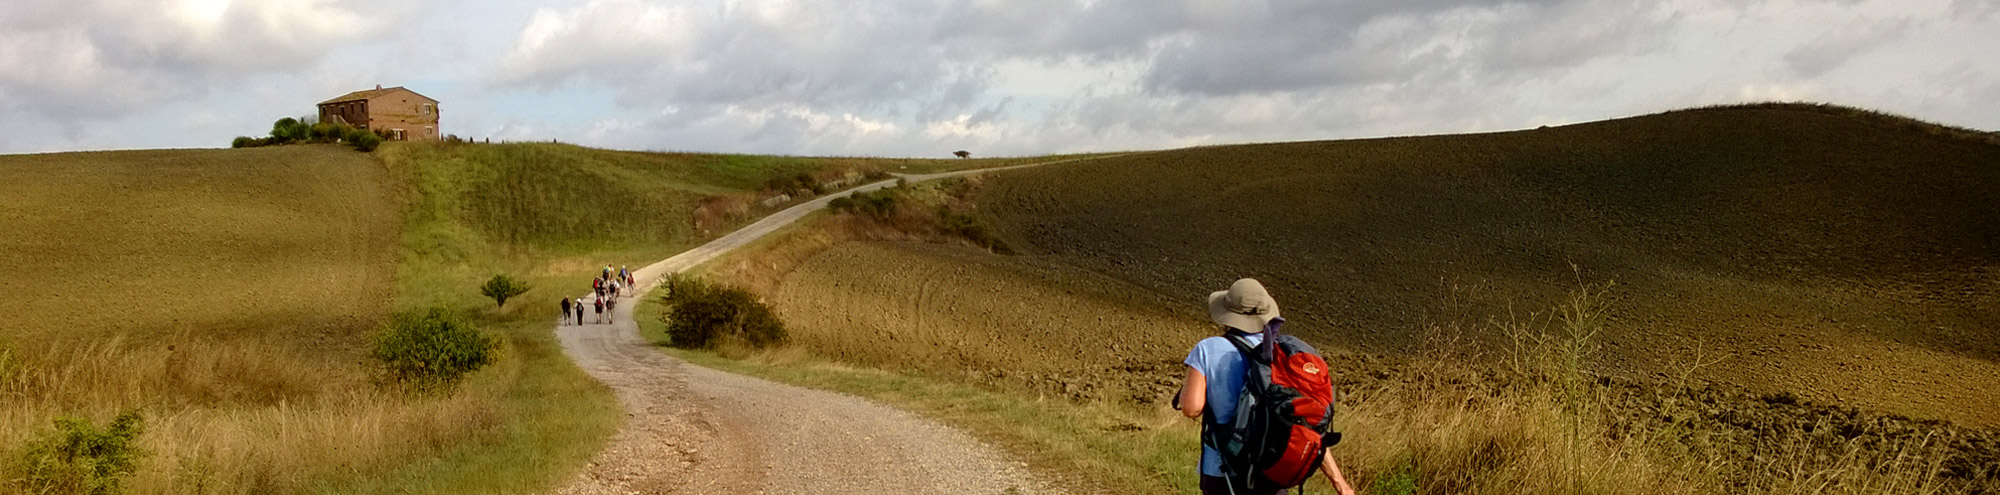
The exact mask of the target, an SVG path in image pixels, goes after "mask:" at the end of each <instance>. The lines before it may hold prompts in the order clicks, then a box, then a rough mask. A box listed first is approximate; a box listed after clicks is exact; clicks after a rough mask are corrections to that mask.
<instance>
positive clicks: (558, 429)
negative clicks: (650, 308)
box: [0, 143, 1006, 493]
mask: <svg viewBox="0 0 2000 495" xmlns="http://www.w3.org/2000/svg"><path fill="white" fill-rule="evenodd" d="M1005 162H1006V160H1005V159H988V160H903V159H894V160H889V159H869V158H796V157H758V156H740V155H701V154H684V153H634V152H621V151H608V150H595V149H588V148H581V147H576V146H567V145H555V144H499V145H474V144H443V143H438V144H422V143H392V144H390V145H388V146H385V147H383V148H382V149H381V150H378V151H377V152H376V153H374V154H372V155H371V154H362V153H356V152H354V151H351V150H349V149H347V148H345V147H340V146H334V145H298V146H279V147H265V148H248V149H232V150H148V151H119V152H86V153H56V154H40V155H11V156H0V232H6V235H4V236H0V266H6V267H8V268H7V269H6V270H0V294H5V297H0V311H4V312H5V314H7V315H9V316H8V317H7V318H4V319H0V461H4V463H5V464H4V465H0V492H8V491H13V490H19V489H21V488H23V487H22V486H19V485H16V484H15V481H16V480H17V479H18V478H17V476H19V475H20V471H19V468H20V466H18V465H17V463H16V462H15V459H17V458H18V457H19V453H20V452H21V451H22V449H24V448H26V445H27V443H28V442H29V441H30V439H32V438H35V437H38V436H41V435H45V434H47V432H49V431H50V430H51V428H50V425H51V421H52V420H54V419H56V418H59V417H69V416H78V417H84V418H88V419H91V420H94V421H96V422H98V423H99V424H103V423H104V422H105V421H108V420H109V419H110V418H111V417H112V416H114V415H116V414H118V413H119V412H122V411H126V410H137V411H139V412H140V413H141V414H142V415H143V416H144V417H145V418H146V425H147V426H146V427H147V430H146V432H145V433H144V434H142V436H141V437H139V444H138V446H139V447H140V448H141V449H142V450H143V451H144V452H145V454H144V457H142V460H141V462H140V464H139V470H138V471H137V472H136V473H135V474H134V475H133V476H132V477H131V479H129V480H128V482H127V488H129V489H130V491H132V492H135V493H166V492H174V493H180V492H184V491H189V490H190V489H192V490H194V491H198V492H206V493H273V492H298V491H322V492H336V493H356V492H396V493H413V492H421V493H469V492H477V493H505V492H530V491H538V490H540V489H541V488H543V487H546V486H548V485H549V484H551V483H555V482H558V481H560V479H561V477H562V476H566V475H568V474H569V472H570V470H571V469H572V468H574V467H576V466H578V465H580V464H581V463H582V462H584V460H586V459H587V457H588V456H589V455H592V454H593V453H594V452H595V450H596V446H597V445H598V443H599V442H600V441H601V440H602V438H603V437H604V436H605V435H607V434H608V433H609V432H610V431H611V429H612V428H614V427H615V426H616V424H617V421H618V419H617V418H618V417H617V415H616V404H615V402H614V401H613V399H612V397H611V396H610V394H609V393H608V391H607V390H604V389H602V388H601V386H599V385H597V384H596V383H595V382H593V381H591V380H589V379H588V377H586V376H584V375H583V374H582V373H581V372H580V371H579V370H577V369H576V368H575V367H574V366H573V365H571V364H570V363H569V362H568V360H567V359H566V358H564V357H563V356H562V354H561V349H560V347H559V346H558V345H557V344H556V342H555V341H554V339H553V337H552V335H550V333H549V324H550V322H551V320H552V317H553V316H554V314H555V308H554V304H553V301H552V300H553V299H555V298H557V297H559V296H562V295H570V294H572V293H574V292H578V291H575V290H572V289H582V288H586V287H588V283H587V281H588V280H589V277H590V276H591V275H592V274H593V273H594V272H595V267H598V266H602V265H603V264H604V263H616V264H629V265H633V266H635V267H636V266H637V265H640V264H642V263H646V262H650V261H654V260H658V259H660V258H663V257H665V256H666V255H667V254H670V253H672V252H675V251H678V250H680V249H682V248H684V247H686V246H691V245H694V244H695V243H698V242H701V241H702V240H704V239H706V238H709V237H713V236H715V235H719V234H721V233H724V232H727V231H728V230H729V229H730V228H733V226H735V225H737V224H741V223H743V222H746V221H749V220H752V219H754V218H755V217H757V216H760V215H762V214H763V213H764V212H767V211H770V210H772V209H775V208H778V207H783V206H785V204H774V205H764V204H762V203H761V201H760V200H762V199H764V198H765V197H767V196H769V195H771V194H776V193H777V192H779V191H772V190H769V189H770V188H771V187H773V186H776V185H778V184H780V183H788V184H791V185H790V186H780V187H784V188H787V189H790V188H796V187H797V186H799V185H800V184H799V177H800V176H801V175H804V176H806V177H807V178H808V179H807V180H808V181H809V182H820V183H834V182H838V181H842V180H846V181H849V182H851V181H853V180H854V179H855V177H856V176H858V175H865V174H866V173H867V172H870V171H874V170H881V169H887V168H890V167H897V168H898V169H900V168H901V167H917V168H952V167H969V166H983V165H993V164H1000V163H1005ZM794 201H796V200H794ZM497 273H509V274H513V275H515V276H518V277H521V278H523V279H525V280H527V281H529V282H530V283H532V284H534V285H535V286H536V288H535V289H534V290H532V291H531V292H529V293H527V294H526V295H524V296H522V297H520V298H518V299H516V300H514V301H510V302H509V303H508V306H507V307H506V308H503V309H500V310H494V309H491V306H492V302H491V301H490V300H487V299H484V298H482V297H481V296H479V294H478V289H477V286H478V284H479V283H480V282H482V281H484V280H485V279H486V278H487V277H491V276H492V275H494V274H497ZM545 301H546V302H547V303H544V302H545ZM439 306H442V307H448V308H453V309H458V310H461V311H466V312H468V313H471V314H473V315H474V320H475V321H476V322H478V323H479V324H480V325H481V326H483V327H484V328H486V329H487V330H488V331H490V332H494V333H496V334H497V335H500V336H502V337H504V338H503V341H504V342H505V345H506V348H505V350H504V351H503V352H502V356H503V359H502V360H501V362H500V363H498V364H496V365H494V366H491V367H489V368H488V369H486V370H485V371H482V372H480V373H478V374H476V375H474V376H473V377H472V378H471V379H470V380H469V381H468V382H466V383H465V384H463V385H462V386H461V387H460V388H459V389H458V390H457V391H455V392H454V393H450V394H442V395H435V396H433V395H413V394H408V393H403V392H400V391H398V390H395V389H393V388H388V387H382V386H380V384H379V380H380V375H379V370H378V369H377V368H376V365H375V364H374V362H373V361H372V360H371V359H370V358H369V357H368V354H367V351H368V345H369V340H368V339H369V337H370V336H371V335H372V334H373V333H374V332H375V331H376V329H378V328H379V326H380V325H381V324H382V323H383V321H384V320H385V318H387V317H388V315H389V314H390V313H391V312H393V311H399V310H416V309H421V308H429V307H439Z"/></svg>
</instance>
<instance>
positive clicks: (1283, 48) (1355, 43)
mask: <svg viewBox="0 0 2000 495" xmlns="http://www.w3.org/2000/svg"><path fill="white" fill-rule="evenodd" d="M1273 3H1278V2H1273ZM1273 7H1274V8H1267V9H1252V10H1249V11H1247V12H1245V13H1244V14H1246V15H1247V16H1249V18H1248V19H1243V20H1240V21H1238V22H1230V23H1223V24H1218V25H1213V26H1210V27H1209V29H1207V30H1204V31H1201V32H1199V33H1197V34H1195V35H1194V36H1189V37H1187V38H1186V39H1184V40H1182V41H1179V42H1177V43H1171V44H1168V45H1167V46H1166V48H1165V49H1163V50H1161V51H1160V53H1159V54H1158V56H1157V57H1156V58H1155V59H1154V63H1153V65H1152V69H1151V72H1150V73H1148V75H1147V77H1146V85H1147V88H1148V89H1150V90H1153V91H1160V92H1167V93H1194V94H1206V95H1227V94H1238V93H1260V92H1272V91H1290V90H1312V89H1318V88H1331V87H1341V86H1349V85H1361V84H1377V83H1392V82H1398V81H1406V80H1409V79H1411V78H1417V77H1422V76H1425V75H1432V76H1447V77H1505V76H1507V75H1509V74H1512V73H1515V72H1520V71H1526V70H1540V69H1549V68H1561V67H1568V66H1573V65H1577V64H1581V63H1583V62H1586V61H1589V60H1591V59H1594V58H1598V57H1603V56H1608V55H1616V54H1627V53H1631V52H1633V51H1636V50H1639V49H1643V48H1646V47H1650V46H1653V45H1655V43H1652V42H1651V41H1650V40H1653V39H1657V38H1658V37H1660V35H1661V33H1662V32H1663V31H1664V29H1665V27H1666V24H1667V23H1669V22H1671V20H1672V18H1671V17H1669V16H1662V15H1657V14H1655V13H1653V12H1652V11H1651V9H1650V8H1649V7H1648V4H1646V3H1640V2H1555V1H1550V2H1498V3H1495V2H1448V1H1431V2H1379V3H1375V2H1364V3H1326V2H1286V5H1282V6H1273Z"/></svg>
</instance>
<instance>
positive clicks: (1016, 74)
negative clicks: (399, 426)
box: [0, 0, 2000, 156]
mask: <svg viewBox="0 0 2000 495" xmlns="http://www.w3.org/2000/svg"><path fill="white" fill-rule="evenodd" d="M376 84H383V85H389V86H397V85H400V86H407V87H409V88H411V89H414V90H416V91H418V92H420V93H423V94H425V95H428V96H431V97H433V98H436V99H438V100H441V101H442V102H443V103H442V104H441V105H440V107H441V108H440V109H441V110H442V115H443V117H444V122H443V124H442V125H441V127H442V128H443V131H444V132H447V133H455V134H459V135H464V136H473V137H482V138H485V137H490V138H493V139H511V140H547V139H557V140H561V141H564V142H573V143H582V144H587V145H592V146H602V147H611V148H621V149H643V150H672V151H722V152H749V153H777V154H804V155H885V156H944V155H945V154H946V153H949V152H950V151H951V150H957V149H966V150H972V151H973V152H974V153H975V154H976V155H1019V154H1042V153H1054V152H1071V151H1088V150H1122V149H1151V148H1166V147H1180V146H1190V145H1200V144H1217V143H1234V142H1250V141H1276V140H1299V139H1325V138H1345V137H1368V136H1384V135H1403V134H1433V133H1455V132H1466V131H1486V130H1504V129H1514V128H1521V127H1533V126H1537V125H1543V124H1560V123H1569V122H1581V121H1589V120H1599V119H1606V118H1614V117H1621V116H1628V115H1635V114H1643V113H1652V112H1657V111H1662V110H1668V109H1673V108H1682V107H1689V106H1699V105H1708V104H1718V103H1731V102H1742V101H1769V100H1782V101H1794V100H1804V101H1819V102H1832V103H1839V104H1846V105H1854V106H1861V107H1867V108H1872V109H1878V110H1885V111H1890V112H1894V113H1900V114H1904V115H1909V116H1914V117H1918V118H1923V119H1926V120H1932V121H1938V122H1943V123H1948V124H1953V125H1960V126H1966V127H1973V128H1978V129H1985V130H1993V129H2000V0H1771V1H1759V0H1657V1H1656V0H1645V1H1640V0H1632V1H1628V0H1599V1H1575V0H1523V1H1504V2H1491V1H1468V0H1354V1H1350V0H680V1H665V0H575V1H564V0H551V1H524V0H438V1H429V2H411V1H407V0H282V1H274V0H257V1H244V0H237V1H231V0H0V153H19V152H36V151H61V150H81V149H107V148H159V147H219V146H226V145H227V143H228V142H229V139H230V138H231V137H233V136H237V135H260V134H263V133H264V132H267V131H268V130H269V125H270V122H271V121H272V120H275V119H276V118H278V117H282V116H287V115H292V116H298V115H306V114H310V113H312V112H313V104H314V103H316V102H318V101H321V100H324V99H327V98H331V97H334V96H338V95H340V94H342V93H345V92H347V91H351V90H356V89H364V88H372V87H374V85H376Z"/></svg>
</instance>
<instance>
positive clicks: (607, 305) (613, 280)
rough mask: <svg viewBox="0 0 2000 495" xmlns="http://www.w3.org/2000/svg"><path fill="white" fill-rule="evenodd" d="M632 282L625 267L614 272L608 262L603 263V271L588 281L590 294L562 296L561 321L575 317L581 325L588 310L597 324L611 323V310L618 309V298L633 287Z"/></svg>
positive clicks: (567, 321)
mask: <svg viewBox="0 0 2000 495" xmlns="http://www.w3.org/2000/svg"><path fill="white" fill-rule="evenodd" d="M633 282H634V280H633V279H632V272H631V271H630V270H626V269H625V267H622V266H621V267H618V268H617V273H615V274H614V273H612V268H611V265H610V264H606V265H604V271H603V273H601V274H599V275H598V276H597V278H595V279H592V280H591V281H590V295H588V296H581V297H576V298H569V297H564V298H562V302H561V304H562V320H561V321H562V322H563V323H564V324H568V323H569V322H570V321H571V319H575V321H576V324H577V325H582V324H583V314H584V312H585V311H586V310H588V311H589V312H590V313H591V315H593V318H595V319H594V320H593V321H594V322H596V323H597V324H600V325H601V324H606V323H611V322H612V321H613V320H612V312H613V311H616V310H617V309H618V298H620V297H625V295H626V294H625V292H626V291H628V290H632V289H633V288H634V286H635V284H634V283H633ZM585 298H590V301H589V302H588V303H586V302H585V301H584V299H585Z"/></svg>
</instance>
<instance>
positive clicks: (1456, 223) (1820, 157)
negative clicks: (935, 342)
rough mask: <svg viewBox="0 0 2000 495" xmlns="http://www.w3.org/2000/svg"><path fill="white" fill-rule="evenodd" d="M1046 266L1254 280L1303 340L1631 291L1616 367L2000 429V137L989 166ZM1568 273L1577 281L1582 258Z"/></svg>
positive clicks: (1314, 151) (1607, 365)
mask: <svg viewBox="0 0 2000 495" xmlns="http://www.w3.org/2000/svg"><path fill="white" fill-rule="evenodd" d="M980 206H981V208H982V209H983V210H984V211H985V212H986V213H987V214H989V215H990V216H991V217H992V218H993V219H994V220H995V221H996V222H995V223H996V224H998V226H999V228H1000V230H1001V231H1002V232H1003V233H1004V234H1005V235H1006V237H1008V240H1009V241H1011V242H1014V243H1016V244H1017V245H1022V246H1027V247H1028V249H1026V251H1028V252H1030V253H1035V254H1038V255H1039V256H1040V257H1045V258H1048V259H1050V260H1051V261H1055V262H1060V263H1064V264H1068V265H1072V266H1076V267H1080V268H1081V270H1072V271H1073V272H1078V271H1089V272H1095V273H1098V274H1102V275H1100V276H1102V277H1106V278H1112V279H1118V280H1124V281H1127V282H1129V283H1130V284H1131V285H1133V286H1135V287H1138V288H1142V289H1144V290H1147V291H1150V292H1154V293H1157V294H1160V295H1161V296H1164V297H1165V298H1167V299H1169V300H1174V301H1179V302H1180V304H1181V305H1183V306H1188V307H1193V306H1196V305H1197V304H1198V301H1200V298H1201V296H1203V295H1204V294H1206V293H1207V292H1208V291H1211V290H1216V289H1217V288H1220V287H1224V286H1226V285H1227V284H1228V282H1229V281H1230V280H1232V279H1234V278H1236V277H1241V276H1254V277H1258V278H1259V279H1261V280H1263V281H1264V282H1265V284H1267V285H1269V286H1270V287H1271V288H1272V292H1273V293H1274V295H1276V297H1277V298H1278V299H1279V301H1280V302H1281V304H1282V306H1283V308H1284V312H1285V315H1286V316H1287V317H1288V318H1289V319H1290V320H1291V322H1292V323H1291V325H1292V326H1291V327H1289V328H1292V329H1293V330H1294V331H1296V332H1299V333H1301V334H1303V335H1306V336H1307V337H1308V338H1309V339H1311V340H1313V341H1314V342H1322V343H1325V345H1327V346H1331V347H1337V348H1343V349H1350V350H1355V351H1364V352H1373V353H1390V354H1394V353H1398V352H1402V351H1407V350H1410V349H1412V348H1415V347H1416V346H1418V345H1419V344H1420V341H1421V340H1422V338H1423V336H1424V335H1425V334H1426V331H1427V329H1430V328H1437V327H1456V328H1461V329H1465V330H1467V331H1468V334H1469V335H1468V337H1469V338H1471V339H1472V340H1474V341H1478V342H1484V343H1487V344H1498V343H1500V342H1501V341H1502V340H1503V338H1502V336H1500V335H1496V334H1493V333H1492V332H1483V331H1481V330H1480V329H1482V328H1491V327H1490V326H1486V325H1483V323H1485V322H1486V321H1487V320H1489V319H1494V318H1500V319H1505V318H1510V316H1509V315H1510V314H1512V315H1513V316H1511V317H1513V318H1522V317H1525V316H1526V315H1527V314H1528V313H1530V312H1532V311H1536V310H1541V309H1544V308H1549V307H1551V306H1553V305H1555V304H1556V303H1557V302H1558V301H1559V300H1560V299H1561V298H1563V297H1564V296H1565V294H1566V293H1568V292H1569V291H1570V290H1571V289H1573V288H1575V287H1577V286H1578V284H1579V282H1583V283H1598V282H1604V281H1615V282H1616V284H1617V285H1616V288H1615V289H1614V291H1613V296H1614V299H1613V301H1612V302H1611V307H1610V308H1609V310H1610V315H1611V320H1610V321H1609V324H1608V325H1607V328H1606V333H1605V334H1604V335H1601V336H1600V337H1601V339H1602V343H1603V344H1604V346H1605V352H1604V353H1603V355H1602V356H1603V358H1604V359H1603V360H1602V361H1601V362H1600V365H1599V366H1600V368H1601V369H1600V370H1599V371H1604V372H1610V373H1613V374H1621V373H1622V374H1630V375H1638V376H1644V375H1648V374H1652V373H1658V372H1672V371H1676V370H1677V369H1678V368H1680V367H1682V366H1684V365H1685V363H1687V362H1689V361H1690V360H1691V358H1692V356H1694V355H1696V354H1697V353H1701V354H1703V355H1706V356H1721V357H1723V359H1722V360H1721V362H1719V363H1717V364H1715V365H1713V366H1710V367H1707V368H1705V369H1703V370H1702V373H1700V375H1699V376H1700V377H1702V378H1707V379H1711V380H1714V381H1717V382H1725V383H1731V384H1736V385H1741V386H1744V387H1747V388H1749V389H1752V390H1759V391H1778V390H1784V391H1792V392H1794V393H1798V394H1800V395H1802V396H1805V397H1808V398H1812V399H1815V400H1818V401H1822V402H1826V403H1834V404H1845V405H1852V406H1859V407H1863V408H1866V409H1873V410H1881V411H1889V412H1894V413H1900V414H1905V415H1910V416H1915V417H1924V418H1939V419H1952V420H1960V421H1966V422H1970V423H1975V424H1985V425H1995V424H2000V406H1996V405H1995V403H1994V402H1993V401H1992V397H1995V396H1996V392H2000V362H1996V360H2000V330H1996V329H2000V146H1994V145H1991V144H1987V143H1983V142H1977V141H1971V140H1961V139H1952V138H1945V137H1939V136H1935V135H1932V134H1928V133H1923V132H1918V131H1916V130H1911V129H1908V128H1899V127H1888V126H1884V125H1883V124H1882V123H1881V122H1879V121H1875V120H1870V119H1862V118H1856V117H1853V116H1849V115H1841V114H1836V113H1828V112H1821V111H1812V110H1807V109H1799V108H1784V107H1781V108H1730V109H1710V110H1696V111H1684V112H1674V113H1667V114H1661V115H1654V116H1646V117H1638V118H1631V119H1624V120H1617V121H1608V122H1599V123H1591V124H1582V125H1574V126H1567V127H1561V128H1553V129H1541V130H1530V131H1520V132H1508V133H1496V134H1482V135H1465V136H1437V137H1417V138H1396V139H1378V140H1361V141H1332V142H1308V143H1286V144H1267V145H1250V146H1227V147H1212V148H1198V149H1190V150H1182V151H1175V152H1163V153H1156V154H1150V155H1141V156H1135V157H1122V158H1112V159H1106V160H1100V161H1093V162H1085V163H1081V164H1077V165H1074V166H1067V167H1059V168H1047V169H1037V170H1026V171H1019V172H1010V173H1004V174H999V175H996V176H994V177H993V178H992V179H991V180H990V181H989V182H988V184H987V188H986V190H985V193H983V194H982V195H981V197H980ZM1572 266H1574V267H1575V271H1572Z"/></svg>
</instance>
